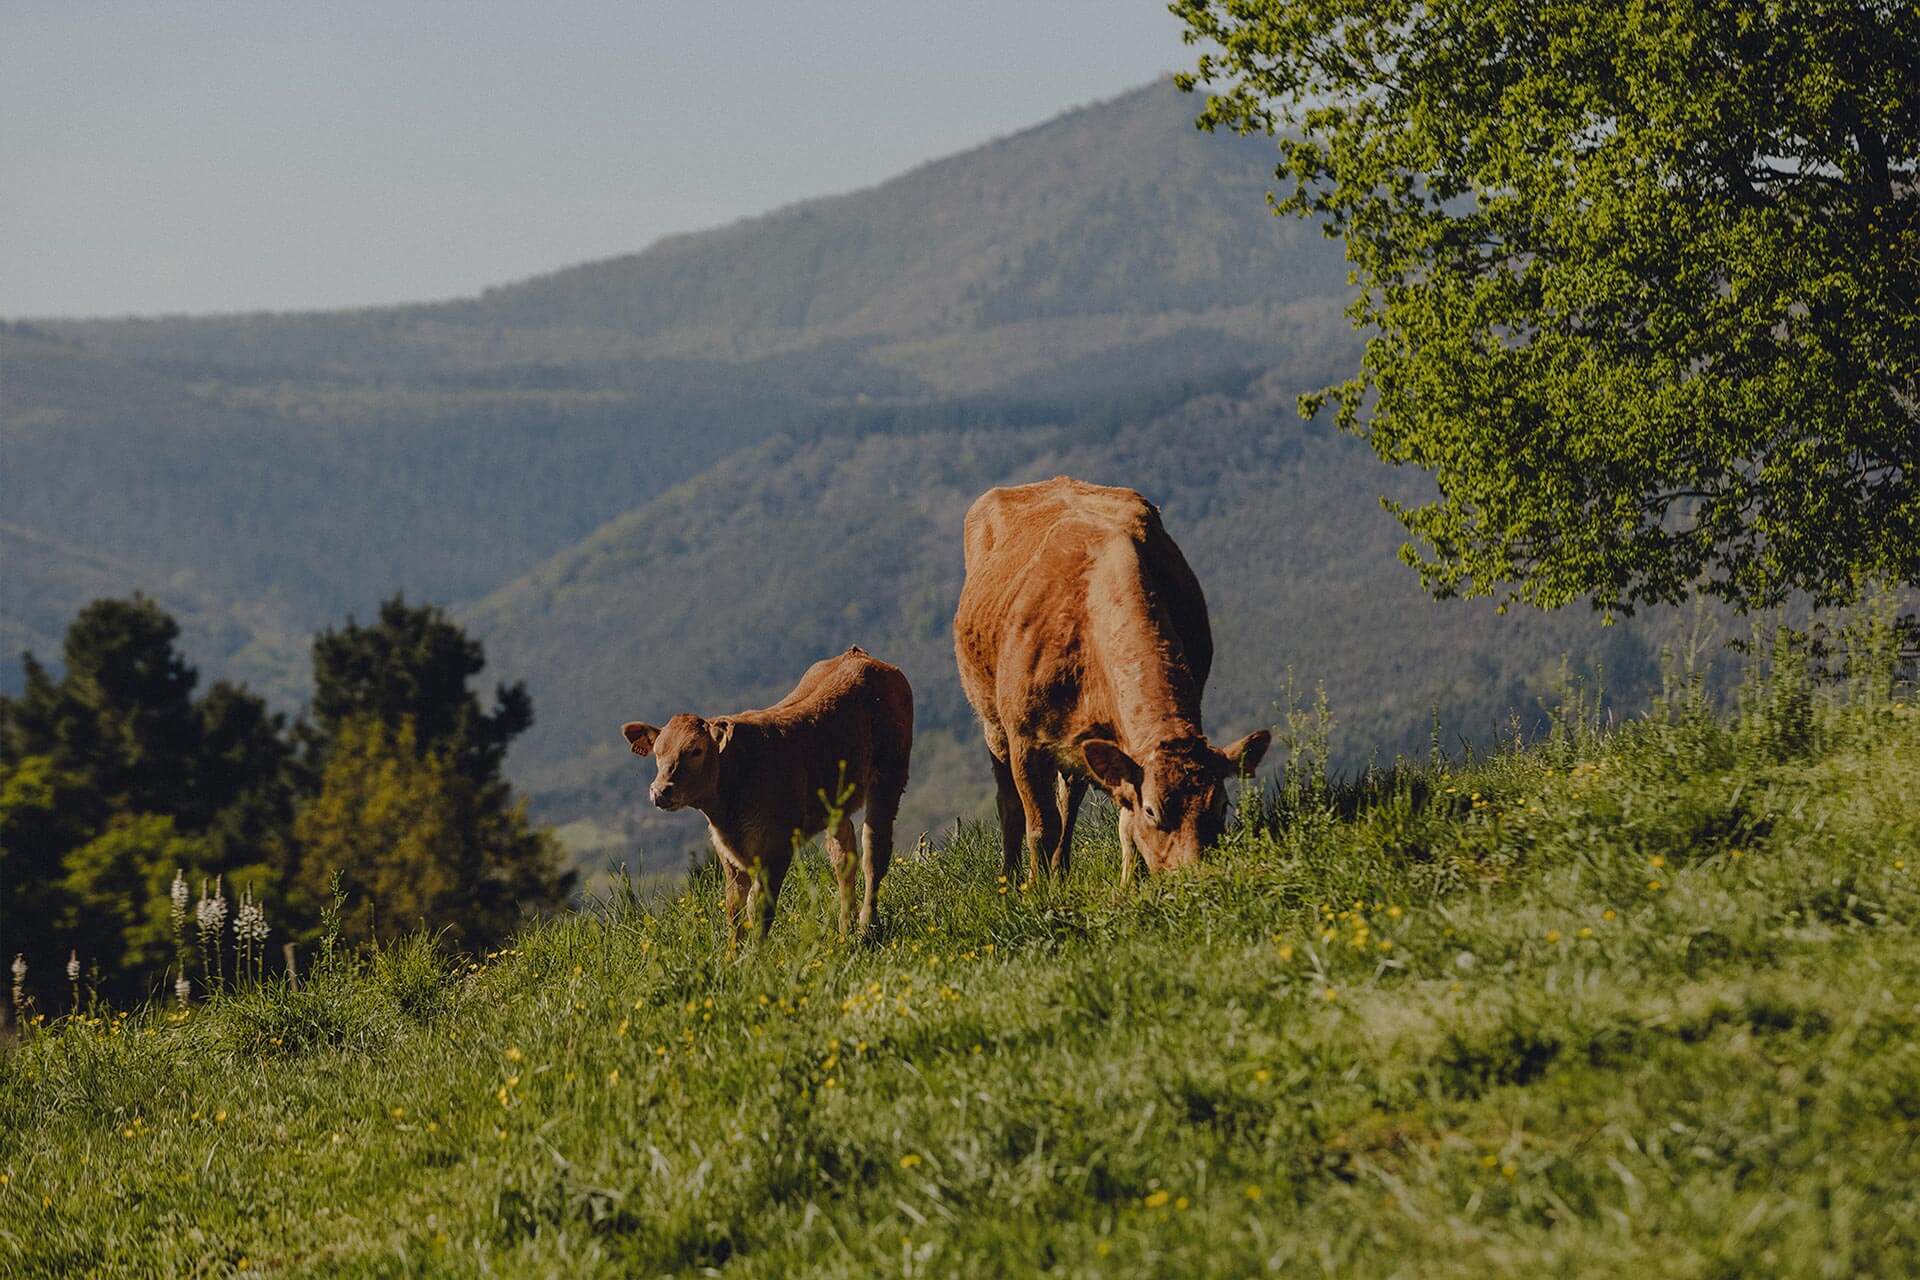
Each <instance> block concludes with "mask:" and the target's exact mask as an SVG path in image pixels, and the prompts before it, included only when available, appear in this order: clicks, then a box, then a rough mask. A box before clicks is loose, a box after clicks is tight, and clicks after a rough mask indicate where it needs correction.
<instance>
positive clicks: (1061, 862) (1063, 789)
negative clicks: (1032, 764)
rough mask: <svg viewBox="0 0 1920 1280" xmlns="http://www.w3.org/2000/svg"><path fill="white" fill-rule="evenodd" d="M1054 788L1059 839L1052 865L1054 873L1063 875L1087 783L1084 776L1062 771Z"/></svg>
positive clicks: (1071, 851)
mask: <svg viewBox="0 0 1920 1280" xmlns="http://www.w3.org/2000/svg"><path fill="white" fill-rule="evenodd" d="M1056 790H1057V795H1056V797H1055V798H1056V799H1057V800H1058V801H1059V804H1060V840H1059V843H1057V844H1056V845H1054V847H1053V851H1052V866H1053V873H1054V874H1055V875H1060V876H1064V875H1065V874H1067V863H1068V860H1069V858H1070V856H1071V855H1072V853H1073V824H1074V821H1075V819H1077V818H1079V816H1080V801H1081V800H1083V799H1085V798H1086V794H1087V783H1086V780H1085V779H1084V778H1075V777H1072V776H1070V775H1068V774H1064V773H1063V774H1061V775H1060V782H1059V785H1058V787H1057V789H1056Z"/></svg>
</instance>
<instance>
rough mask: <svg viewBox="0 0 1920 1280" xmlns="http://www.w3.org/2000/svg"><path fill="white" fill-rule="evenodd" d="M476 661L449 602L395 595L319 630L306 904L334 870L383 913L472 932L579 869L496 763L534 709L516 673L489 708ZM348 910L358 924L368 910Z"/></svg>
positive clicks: (495, 934) (510, 919)
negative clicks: (568, 868) (566, 862)
mask: <svg viewBox="0 0 1920 1280" xmlns="http://www.w3.org/2000/svg"><path fill="white" fill-rule="evenodd" d="M485 666H486V655H485V653H484V651H483V650H482V648H481V646H480V644H479V642H478V641H475V640H472V639H470V638H469V637H468V636H467V634H466V633H465V631H463V630H462V629H461V628H460V627H459V626H458V625H457V624H456V623H454V622H453V621H451V620H450V619H449V618H448V617H447V616H446V613H445V612H444V611H443V610H441V609H440V608H438V607H437V606H433V605H421V606H410V605H408V604H407V603H406V601H405V599H404V598H402V597H400V596H395V597H394V598H392V599H391V600H388V601H386V602H385V603H383V604H382V605H381V606H380V616H379V620H378V621H377V622H375V623H373V624H371V625H368V626H361V625H359V624H357V623H355V622H353V621H351V620H350V621H349V622H348V623H347V625H346V626H345V627H343V628H341V629H339V630H337V631H326V632H323V633H322V634H321V635H320V636H319V637H318V638H316V639H315V641H314V645H313V679H314V694H313V703H312V714H313V724H312V727H311V728H310V729H309V730H308V731H307V751H308V764H309V768H310V769H311V770H312V772H313V775H314V777H315V779H316V787H317V789H316V791H315V792H314V794H313V795H312V796H310V797H309V798H308V799H307V800H306V802H305V803H304V804H303V805H302V807H301V810H300V813H299V816H298V818H297V820H296V823H295V840H296V843H297V845H298V848H299V859H300V865H299V870H298V873H297V875H296V876H295V881H296V883H297V885H298V888H299V891H300V893H301V894H302V895H303V898H302V902H303V904H304V908H305V910H306V911H307V912H308V913H309V915H310V916H311V915H313V914H315V913H317V911H318V909H319V907H320V905H321V904H322V903H323V901H324V896H323V895H324V893H325V891H326V886H327V884H328V882H329V880H330V878H331V876H332V873H333V872H335V871H339V872H340V873H341V874H342V877H343V884H344V886H345V887H346V888H347V890H348V892H349V894H350V895H352V896H353V897H354V898H355V900H356V906H357V908H361V909H368V910H371V912H372V913H373V918H374V920H375V921H376V922H377V921H382V920H384V921H390V922H392V925H393V928H394V929H395V930H399V929H402V928H417V927H419V926H420V925H421V924H423V923H424V924H426V925H428V926H430V927H434V928H442V927H444V928H447V929H450V930H451V931H452V932H453V933H454V934H455V935H456V936H457V937H458V938H460V939H461V940H462V941H463V942H465V943H467V944H468V945H473V946H479V945H484V944H485V943H487V942H493V941H498V940H501V939H503V938H504V937H505V936H506V935H507V933H508V932H509V931H510V930H511V928H512V926H513V924H514V923H515V922H516V921H517V920H519V919H520V918H521V917H522V915H524V914H526V913H528V912H538V911H548V910H552V909H554V908H556V907H558V906H559V905H561V904H562V903H563V902H564V901H565V899H566V896H567V894H568V892H569V891H570V890H571V888H572V884H573V876H572V874H571V873H562V872H561V870H560V868H559V850H558V847H557V845H556V844H555V843H554V841H553V840H552V838H551V837H549V836H547V835H546V834H545V833H543V832H539V831H536V830H534V829H533V828H532V827H531V826H530V825H529V824H528V821H527V818H526V814H525V812H524V810H523V809H522V808H520V807H518V806H516V805H515V803H514V801H513V796H512V793H511V790H510V789H509V787H508V785H507V783H506V781H505V779H504V778H503V777H502V776H501V769H502V765H503V763H504V761H505V759H506V753H507V747H508V745H509V744H510V743H511V742H512V740H513V738H514V737H515V736H517V735H518V734H520V733H523V732H525V731H526V729H527V728H528V727H529V726H531V725H532V723H533V703H532V700H531V699H530V698H529V697H528V696H527V691H526V687H525V685H523V684H515V685H512V686H505V685H501V686H497V687H496V688H495V691H494V699H493V706H492V709H491V710H489V709H487V708H485V707H483V706H482V705H481V702H480V699H479V697H478V696H477V695H476V694H475V693H474V692H473V690H472V689H470V688H469V687H468V681H469V680H470V679H472V678H473V677H474V676H477V675H479V673H480V672H481V671H482V670H483V669H484V668H485ZM354 919H355V921H356V923H355V925H354V930H355V932H356V933H357V934H358V935H360V936H362V937H363V938H364V937H365V936H366V935H367V933H368V929H369V926H368V924H367V921H366V916H365V915H364V914H362V913H361V911H360V910H356V911H355V912H354ZM375 927H380V928H382V929H383V930H384V926H378V925H376V926H375Z"/></svg>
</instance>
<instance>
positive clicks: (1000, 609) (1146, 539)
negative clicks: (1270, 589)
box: [954, 476, 1213, 714]
mask: <svg viewBox="0 0 1920 1280" xmlns="http://www.w3.org/2000/svg"><path fill="white" fill-rule="evenodd" d="M963 544H964V550H965V556H966V583H965V585H964V587H963V588H962V590H961V593H960V607H959V610H958V611H957V612H956V614H955V617H954V647H955V656H956V658H957V659H958V661H959V665H960V673H961V681H962V683H963V684H964V685H966V686H967V693H968V698H969V700H970V701H972V702H973V704H974V706H975V708H976V710H980V711H982V713H983V714H984V713H985V712H986V710H987V707H986V705H985V702H986V701H990V700H991V696H992V694H991V685H992V683H993V682H994V679H995V675H996V668H997V666H998V662H999V658H1000V655H1001V649H1002V647H1003V645H1004V644H1005V642H1006V640H1007V638H1008V637H1009V635H1013V634H1018V635H1021V636H1025V637H1030V638H1032V639H1034V640H1035V641H1036V642H1037V643H1040V644H1043V645H1044V644H1048V643H1049V642H1051V643H1053V644H1064V643H1070V642H1071V637H1070V635H1069V634H1068V633H1071V632H1075V631H1078V630H1079V629H1081V628H1083V627H1084V626H1085V625H1086V614H1087V608H1088V603H1087V577H1088V572H1089V569H1090V567H1091V565H1092V564H1093V562H1094V561H1095V560H1096V559H1097V558H1099V557H1101V556H1105V555H1126V556H1132V557H1135V558H1137V560H1138V563H1139V566H1140V575H1141V577H1142V579H1143V580H1144V581H1145V582H1146V583H1147V584H1149V587H1150V590H1151V592H1152V594H1153V597H1154V603H1155V604H1157V605H1158V608H1159V611H1161V612H1163V613H1164V615H1165V617H1166V620H1167V622H1168V624H1169V625H1170V626H1171V629H1172V631H1173V633H1174V636H1175V638H1177V639H1178V641H1179V643H1180V647H1181V649H1182V651H1183V654H1184V657H1185V659H1186V662H1187V665H1188V668H1189V670H1190V671H1191V673H1192V675H1193V679H1194V683H1195V686H1196V688H1203V687H1204V686H1205V684H1206V680H1207V674H1208V672H1209V670H1210V669H1211V667H1212V665H1213V635H1212V630H1211V628H1210V627H1209V625H1208V622H1207V603H1206V597H1205V595H1204V594H1203V593H1202V592H1201V590H1200V581H1199V579H1198V578H1197V577H1195V576H1194V573H1193V569H1192V568H1191V567H1190V566H1189V565H1188V564H1187V560H1186V557H1185V556H1184V555H1182V554H1181V552H1180V548H1179V547H1178V546H1177V545H1176V544H1175V543H1174V541H1173V539H1172V538H1171V537H1169V536H1168V534H1167V531H1166V528H1165V526H1164V525H1163V524H1162V523H1161V521H1160V512H1159V511H1158V509H1156V508H1155V507H1154V505H1153V504H1152V503H1150V502H1148V501H1147V500H1146V498H1144V497H1142V496H1141V495H1140V494H1139V493H1138V492H1136V491H1135V490H1132V489H1125V488H1116V487H1109V486H1105V485H1095V484H1088V483H1086V482H1084V481H1080V480H1074V479H1071V478H1069V477H1067V476H1056V477H1055V478H1054V479H1052V480H1044V481H1040V482H1038V483H1035V484H1024V485H1009V486H1005V487H1002V488H997V489H989V490H988V491H987V492H986V493H984V494H982V495H981V496H980V497H979V498H978V499H976V500H975V502H974V504H973V505H972V507H970V508H969V509H968V511H967V516H966V522H965V526H964V530H963Z"/></svg>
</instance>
